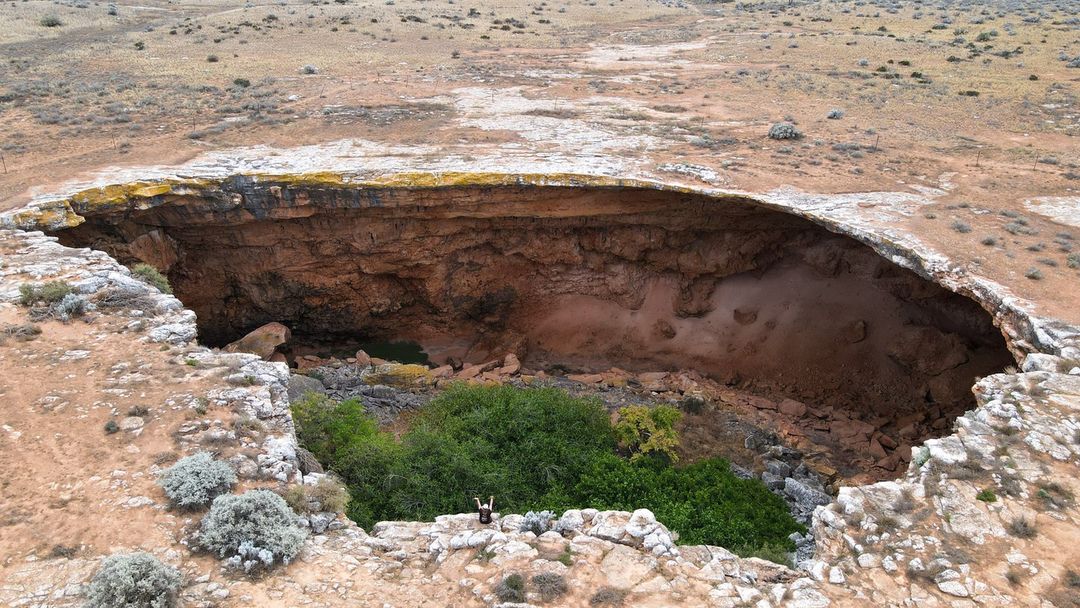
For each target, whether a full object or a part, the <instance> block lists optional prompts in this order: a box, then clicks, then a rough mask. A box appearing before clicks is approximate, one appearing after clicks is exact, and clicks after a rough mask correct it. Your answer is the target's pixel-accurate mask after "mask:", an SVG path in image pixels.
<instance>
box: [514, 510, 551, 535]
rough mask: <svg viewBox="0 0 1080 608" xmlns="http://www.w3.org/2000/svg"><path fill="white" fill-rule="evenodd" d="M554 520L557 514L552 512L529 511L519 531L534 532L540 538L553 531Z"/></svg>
mask: <svg viewBox="0 0 1080 608" xmlns="http://www.w3.org/2000/svg"><path fill="white" fill-rule="evenodd" d="M553 519H555V514H554V513H552V512H551V511H529V512H528V513H526V514H525V519H524V520H522V522H521V526H520V528H519V530H520V531H521V532H532V533H533V534H535V535H537V536H540V535H541V534H543V533H544V532H547V531H548V530H550V529H551V520H553Z"/></svg>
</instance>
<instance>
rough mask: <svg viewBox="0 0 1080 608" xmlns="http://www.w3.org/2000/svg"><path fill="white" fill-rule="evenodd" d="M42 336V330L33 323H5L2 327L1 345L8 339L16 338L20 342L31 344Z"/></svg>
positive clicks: (0, 332)
mask: <svg viewBox="0 0 1080 608" xmlns="http://www.w3.org/2000/svg"><path fill="white" fill-rule="evenodd" d="M40 335H41V328H40V327H38V326H37V325H34V324H33V323H18V324H9V323H5V324H4V325H0V344H3V343H4V342H5V341H6V340H7V339H8V338H14V339H15V340H18V341H19V342H29V341H30V340H33V339H35V338H37V337H38V336H40Z"/></svg>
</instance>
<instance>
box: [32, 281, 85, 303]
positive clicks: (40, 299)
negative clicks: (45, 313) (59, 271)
mask: <svg viewBox="0 0 1080 608" xmlns="http://www.w3.org/2000/svg"><path fill="white" fill-rule="evenodd" d="M73 293H75V288H74V287H72V286H71V285H69V284H68V283H66V282H65V281H49V282H48V283H42V284H40V285H38V284H32V283H23V284H22V285H19V303H20V304H22V305H23V306H34V305H36V304H45V305H49V304H56V303H58V302H60V301H61V300H63V299H64V296H67V295H70V294H73Z"/></svg>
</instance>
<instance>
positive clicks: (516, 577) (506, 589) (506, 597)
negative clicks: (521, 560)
mask: <svg viewBox="0 0 1080 608" xmlns="http://www.w3.org/2000/svg"><path fill="white" fill-rule="evenodd" d="M495 595H496V597H498V598H499V601H501V602H524V601H525V578H524V577H522V576H521V575H520V574H517V573H514V574H511V575H508V576H506V577H504V578H503V579H502V580H501V581H499V584H498V585H495Z"/></svg>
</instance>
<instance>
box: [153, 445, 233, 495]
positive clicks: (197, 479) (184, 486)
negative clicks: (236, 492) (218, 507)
mask: <svg viewBox="0 0 1080 608" xmlns="http://www.w3.org/2000/svg"><path fill="white" fill-rule="evenodd" d="M235 483H236V472H235V471H233V468H232V466H230V465H229V464H228V463H226V462H222V461H220V460H214V457H213V456H211V455H210V453H209V452H199V453H198V454H195V455H193V456H188V457H187V458H181V459H180V460H179V461H177V463H176V464H174V465H173V466H171V467H169V468H168V469H165V471H164V472H163V473H162V474H161V478H160V479H158V485H160V486H161V489H162V490H164V491H165V495H166V496H168V497H169V500H170V501H172V504H173V505H174V506H176V507H179V508H181V509H196V508H199V507H203V506H206V505H207V504H209V503H210V501H211V500H214V498H216V497H217V496H219V495H221V494H224V493H226V492H228V491H229V490H230V489H232V486H233V484H235Z"/></svg>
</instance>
